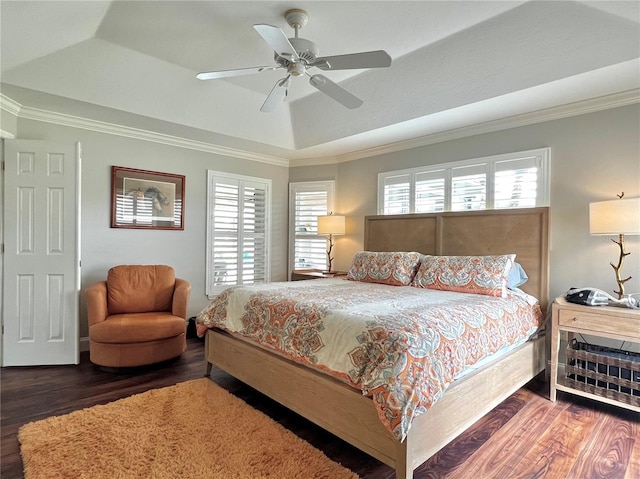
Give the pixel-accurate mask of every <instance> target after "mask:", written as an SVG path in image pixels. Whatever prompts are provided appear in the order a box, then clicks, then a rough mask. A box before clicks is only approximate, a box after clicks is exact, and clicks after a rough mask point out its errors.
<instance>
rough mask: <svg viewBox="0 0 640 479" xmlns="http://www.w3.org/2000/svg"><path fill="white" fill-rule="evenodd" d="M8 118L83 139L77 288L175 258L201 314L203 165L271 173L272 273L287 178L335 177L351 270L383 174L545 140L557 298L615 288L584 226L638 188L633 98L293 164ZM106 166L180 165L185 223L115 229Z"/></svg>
mask: <svg viewBox="0 0 640 479" xmlns="http://www.w3.org/2000/svg"><path fill="white" fill-rule="evenodd" d="M96 110H98V108H97V107H96ZM3 119H4V116H3ZM5 125H8V126H9V129H14V128H15V130H16V133H17V134H16V136H17V137H18V138H21V139H42V140H54V141H69V142H75V141H80V142H81V143H82V151H83V172H82V288H83V289H84V288H86V287H87V286H88V285H89V284H91V283H93V282H94V281H98V280H101V279H103V278H104V277H105V275H106V271H107V269H108V268H109V267H111V266H113V265H116V264H124V263H139V264H143V263H147V264H157V263H164V264H170V265H172V266H173V267H174V268H175V270H176V273H177V275H178V276H179V277H182V278H185V279H187V280H188V281H189V282H190V283H191V284H192V288H193V290H192V299H191V302H190V304H189V315H195V314H196V313H197V312H198V311H200V309H202V307H204V306H205V305H206V304H207V302H208V300H207V298H206V297H205V294H204V281H205V225H206V170H207V169H215V170H220V171H226V172H230V173H239V174H248V175H251V176H259V177H263V178H270V179H271V180H272V182H273V191H272V193H273V194H272V201H273V203H272V204H273V222H272V237H271V239H272V242H271V244H272V263H271V273H272V279H273V280H274V281H277V280H284V279H286V277H287V264H286V262H287V259H286V258H287V215H288V213H287V211H288V209H287V195H288V186H287V184H288V181H309V180H320V179H323V180H324V179H335V180H336V187H337V195H336V196H337V203H336V208H335V211H336V213H338V214H344V215H346V216H347V232H348V233H349V234H347V235H345V236H343V237H339V238H337V241H336V249H335V252H336V268H337V269H347V268H348V267H349V265H350V262H351V258H352V255H353V253H354V252H355V251H357V250H358V249H361V248H362V242H363V218H364V216H365V215H371V214H376V203H377V199H376V195H377V174H378V173H379V172H383V171H391V170H399V169H404V168H410V167H415V166H419V165H426V164H434V163H443V162H450V161H458V160H464V159H469V158H477V157H482V156H489V155H495V154H499V153H507V152H513V151H519V150H528V149H532V148H540V147H546V146H549V147H551V195H550V196H551V258H550V261H551V278H550V289H551V291H550V295H551V297H555V296H558V295H560V294H562V293H563V292H564V291H565V290H566V289H567V288H569V287H570V286H594V287H597V288H601V289H603V290H606V291H610V292H611V291H612V290H613V289H614V287H615V286H616V285H615V281H614V274H613V270H612V268H611V267H610V266H609V262H610V261H617V257H618V249H617V246H616V245H614V244H613V243H611V241H610V239H609V238H608V237H599V236H593V237H592V236H590V235H589V224H588V205H589V202H591V201H599V200H604V199H614V198H615V194H616V193H619V192H621V191H624V192H625V195H626V196H627V197H637V196H640V133H639V132H640V108H639V107H638V105H632V106H627V107H622V108H616V109H611V110H605V111H601V112H596V113H591V114H586V115H581V116H577V117H572V118H566V119H563V120H555V121H549V122H545V123H539V124H536V125H530V126H525V127H519V128H513V129H509V130H503V131H500V132H495V133H488V134H483V135H477V136H473V137H467V138H463V139H458V140H452V141H448V142H442V143H438V144H433V145H428V146H424V147H420V148H415V149H411V150H405V151H400V152H395V153H390V154H385V155H380V156H376V157H371V158H366V159H362V160H356V161H351V162H345V163H338V164H328V165H321V166H307V167H293V168H286V167H283V166H274V165H269V164H266V163H260V162H253V161H249V160H241V159H237V158H231V157H225V156H221V155H215V154H212V153H205V152H200V151H195V150H190V149H185V148H178V147H173V146H167V145H162V144H158V143H153V142H148V141H142V140H136V139H130V138H126V137H122V136H115V135H109V134H104V133H97V132H93V131H89V130H85V129H80V128H72V127H65V126H60V125H55V124H50V123H45V122H40V121H32V120H26V119H24V118H20V119H18V121H17V123H16V124H12V123H11V122H8V123H5ZM137 126H139V125H137ZM166 127H167V128H170V127H171V125H166ZM176 128H184V127H178V126H176ZM177 131H181V130H177ZM111 165H117V166H124V167H134V168H140V169H148V170H153V171H163V172H170V173H177V174H182V175H185V176H186V198H185V202H186V203H185V206H186V208H185V230H184V231H140V230H128V229H112V228H110V227H109V222H110V219H109V218H110V216H109V215H110V167H111ZM639 239H640V237H638V236H635V237H633V236H629V237H627V250H628V251H631V252H632V254H631V256H629V257H627V259H626V260H625V261H626V263H625V266H624V272H625V273H626V274H627V275H629V274H630V275H633V279H632V280H631V281H629V282H628V283H627V285H626V286H627V291H628V292H639V291H640V241H639ZM81 305H82V306H81V313H82V316H81V328H80V335H81V337H85V336H86V335H87V326H86V310H85V306H84V301H82V302H81Z"/></svg>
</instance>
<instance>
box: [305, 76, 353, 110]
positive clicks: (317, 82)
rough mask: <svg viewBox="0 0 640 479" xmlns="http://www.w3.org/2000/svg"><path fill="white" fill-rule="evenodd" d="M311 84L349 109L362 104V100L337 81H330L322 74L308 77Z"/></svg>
mask: <svg viewBox="0 0 640 479" xmlns="http://www.w3.org/2000/svg"><path fill="white" fill-rule="evenodd" d="M309 83H311V86H313V87H315V88H317V89H318V90H320V91H321V92H322V93H324V94H326V95H328V96H330V97H331V98H333V99H334V100H335V101H337V102H338V103H341V104H342V105H344V106H346V107H347V108H349V109H354V108H358V107H359V106H360V105H362V100H361V99H360V98H358V97H357V96H354V95H352V94H351V93H349V92H348V91H347V90H345V89H344V88H342V87H341V86H339V85H338V84H337V83H334V82H332V81H331V80H329V79H328V78H327V77H326V76H324V75H313V76H310V78H309Z"/></svg>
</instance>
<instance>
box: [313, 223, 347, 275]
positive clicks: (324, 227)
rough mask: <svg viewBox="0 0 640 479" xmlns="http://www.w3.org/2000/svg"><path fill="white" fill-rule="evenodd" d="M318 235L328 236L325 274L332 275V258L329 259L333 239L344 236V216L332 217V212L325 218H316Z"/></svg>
mask: <svg viewBox="0 0 640 479" xmlns="http://www.w3.org/2000/svg"><path fill="white" fill-rule="evenodd" d="M318 234H319V235H329V249H328V250H327V260H328V261H327V265H328V268H327V273H332V272H333V271H331V263H332V262H333V258H332V257H331V251H332V250H333V237H334V236H335V235H343V234H344V216H340V215H334V214H333V212H331V213H329V214H328V215H325V216H318Z"/></svg>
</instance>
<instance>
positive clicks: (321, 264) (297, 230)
mask: <svg viewBox="0 0 640 479" xmlns="http://www.w3.org/2000/svg"><path fill="white" fill-rule="evenodd" d="M289 189H290V194H289V202H290V216H291V218H292V221H291V225H290V226H291V229H292V231H291V233H290V244H291V245H292V248H291V250H292V251H291V252H290V261H291V264H292V265H293V266H292V269H294V270H296V269H321V270H325V269H327V252H326V250H327V237H326V236H318V216H321V215H326V214H328V213H329V212H330V211H331V210H332V208H333V191H334V182H333V181H309V182H300V183H291V185H290V187H289Z"/></svg>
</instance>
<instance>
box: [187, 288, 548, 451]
mask: <svg viewBox="0 0 640 479" xmlns="http://www.w3.org/2000/svg"><path fill="white" fill-rule="evenodd" d="M542 322H543V317H542V313H541V311H540V308H539V306H538V304H537V302H536V301H535V299H534V298H532V297H531V296H528V295H526V294H525V293H522V292H512V291H510V292H509V293H508V294H507V297H506V298H496V297H490V296H484V295H479V294H466V293H456V292H448V291H434V290H430V289H422V288H415V287H411V286H388V285H381V284H373V283H365V282H358V281H347V280H344V279H321V280H313V281H295V282H283V283H268V284H262V285H253V286H241V287H233V288H230V289H228V290H226V291H225V292H223V293H222V294H220V295H219V296H218V297H217V298H215V299H214V300H213V301H212V302H211V304H210V305H209V306H208V307H206V308H205V309H204V310H202V312H200V314H199V315H198V317H197V326H198V332H199V334H201V335H203V334H204V332H205V331H206V329H207V328H212V327H216V328H221V329H224V330H227V331H229V332H231V333H234V334H236V335H240V336H243V337H244V338H245V339H247V340H250V341H253V342H255V343H258V344H259V345H261V346H262V347H265V348H268V349H271V350H274V351H276V352H278V353H279V354H281V355H284V356H286V357H287V358H289V359H291V360H293V361H296V362H299V363H302V364H305V365H308V366H310V367H313V368H316V369H318V370H320V371H323V372H325V373H327V374H330V375H332V376H333V377H336V378H339V379H341V380H343V381H345V382H347V383H348V384H350V385H351V386H353V387H355V388H358V389H360V390H362V393H363V394H366V395H371V396H372V398H373V401H374V403H375V406H376V408H377V411H378V415H379V417H380V420H381V421H382V422H383V424H384V425H385V426H386V427H387V428H388V429H389V430H390V431H391V432H392V433H393V435H394V436H395V437H396V438H397V439H399V440H403V439H404V437H405V436H406V434H407V431H408V430H409V427H410V425H411V421H412V420H413V418H414V417H416V416H418V415H420V414H422V413H424V412H426V411H427V410H428V409H429V407H430V406H431V405H433V404H434V403H435V402H436V401H437V400H438V398H440V397H441V396H442V394H443V393H444V392H445V390H446V389H447V387H448V385H449V384H450V383H451V382H452V381H453V380H454V379H455V378H456V377H458V376H460V375H462V374H463V373H464V372H465V370H467V369H468V368H470V367H472V366H473V365H474V364H475V363H477V362H478V361H481V360H482V359H484V358H486V357H488V356H490V355H492V354H494V353H496V352H499V351H500V350H502V349H505V348H508V347H512V346H515V345H517V344H521V343H523V342H525V341H526V340H527V339H529V338H530V337H531V336H532V335H533V334H534V333H535V332H536V331H537V329H538V328H539V327H540V326H541V325H542Z"/></svg>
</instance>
